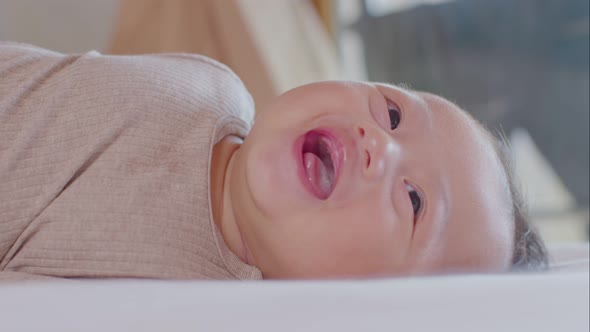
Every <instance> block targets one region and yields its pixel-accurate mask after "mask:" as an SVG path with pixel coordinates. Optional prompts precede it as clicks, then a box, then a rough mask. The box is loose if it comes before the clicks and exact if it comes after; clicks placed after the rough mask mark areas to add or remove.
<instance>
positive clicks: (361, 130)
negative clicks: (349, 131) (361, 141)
mask: <svg viewBox="0 0 590 332" xmlns="http://www.w3.org/2000/svg"><path fill="white" fill-rule="evenodd" d="M359 134H360V135H361V137H365V128H361V127H359Z"/></svg>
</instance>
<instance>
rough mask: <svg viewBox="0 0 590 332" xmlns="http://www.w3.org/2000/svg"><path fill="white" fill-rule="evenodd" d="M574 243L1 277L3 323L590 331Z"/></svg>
mask: <svg viewBox="0 0 590 332" xmlns="http://www.w3.org/2000/svg"><path fill="white" fill-rule="evenodd" d="M570 249H571V248H570ZM575 249H576V250H573V251H576V252H577V254H575V255H569V256H568V255H566V256H567V257H566V258H564V260H563V261H560V262H559V264H561V266H562V269H560V270H559V272H552V273H541V274H505V275H463V276H446V277H425V278H408V279H387V280H374V281H314V282H302V281H291V282H272V281H263V282H204V281H196V282H195V281H191V282H178V281H145V280H143V281H137V280H118V281H73V282H58V283H48V282H35V283H15V284H4V285H0V330H2V331H339V332H340V331H454V332H455V331H459V332H460V331H470V332H471V331H484V332H485V331H535V332H539V331H583V332H588V331H589V328H590V327H589V314H588V312H589V273H588V264H587V262H588V245H585V246H582V247H579V246H578V247H577V248H575ZM570 251H571V250H570ZM570 253H571V252H570ZM584 259H585V261H586V265H585V267H584V266H583V265H580V264H579V263H580V261H583V260H584ZM568 260H571V261H572V262H577V263H576V264H577V265H576V268H575V269H573V270H574V271H571V270H569V271H568V270H567V269H563V267H564V266H565V265H567V261H568ZM555 263H558V262H555Z"/></svg>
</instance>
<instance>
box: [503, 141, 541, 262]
mask: <svg viewBox="0 0 590 332" xmlns="http://www.w3.org/2000/svg"><path fill="white" fill-rule="evenodd" d="M499 136H500V139H496V138H493V142H494V148H495V150H496V153H497V154H498V157H499V159H500V162H501V163H502V166H503V168H504V172H505V173H506V178H507V179H508V187H509V190H510V196H511V201H512V210H513V215H512V218H513V219H514V248H513V252H512V270H514V271H526V270H546V269H548V266H549V259H548V255H547V249H546V248H545V244H544V243H543V240H542V239H541V236H540V235H539V233H538V231H537V230H536V229H535V227H534V226H533V225H532V224H531V222H530V220H529V216H528V211H527V207H526V204H525V201H524V198H523V195H522V191H521V188H520V185H519V183H518V181H517V178H516V175H515V173H514V168H513V165H512V160H511V158H510V157H509V156H510V154H509V145H508V143H507V140H506V138H505V135H503V134H500V135H499Z"/></svg>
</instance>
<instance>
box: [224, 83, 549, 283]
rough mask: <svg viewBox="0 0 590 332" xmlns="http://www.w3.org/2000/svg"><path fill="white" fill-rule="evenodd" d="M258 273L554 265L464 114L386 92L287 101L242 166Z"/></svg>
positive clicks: (488, 140)
mask: <svg viewBox="0 0 590 332" xmlns="http://www.w3.org/2000/svg"><path fill="white" fill-rule="evenodd" d="M233 159H234V161H233V163H234V166H233V167H232V171H231V174H230V183H231V185H230V187H229V188H230V189H229V190H230V196H231V201H232V206H233V213H234V216H235V218H236V222H237V224H238V228H239V229H240V233H241V236H242V239H243V243H244V247H245V248H246V250H247V254H246V256H247V260H248V262H249V263H251V264H253V265H256V266H257V267H258V268H260V270H261V271H262V273H263V275H264V277H265V278H341V277H345V278H346V277H353V278H354V277H382V276H394V275H414V274H431V273H440V272H442V273H445V272H469V271H478V272H480V271H504V270H508V269H510V268H511V267H513V266H523V265H543V264H544V262H545V260H546V255H545V251H544V248H543V244H542V242H541V240H540V239H539V238H538V236H537V235H536V233H535V232H534V231H533V230H531V229H530V227H529V225H528V223H527V222H526V220H525V219H524V218H523V215H522V212H521V211H520V203H519V195H518V194H517V191H516V190H515V186H514V185H513V179H512V175H511V174H510V172H509V167H507V165H506V161H505V160H504V158H503V154H502V153H501V151H500V149H499V148H498V147H497V146H496V140H495V139H494V138H493V136H492V135H490V134H489V133H488V132H487V131H486V130H485V129H484V128H483V127H482V126H481V125H479V124H478V123H477V121H475V120H474V119H473V118H471V117H470V116H469V115H468V114H467V113H466V112H464V111H462V110H461V109H459V108H458V107H457V106H456V105H454V104H452V103H451V102H449V101H447V100H445V99H443V98H441V97H438V96H435V95H432V94H428V93H421V92H414V91H409V90H407V89H403V88H400V87H396V86H392V85H386V84H369V83H356V82H320V83H314V84H310V85H305V86H302V87H299V88H296V89H293V90H291V91H289V92H287V93H285V94H283V95H281V96H280V97H279V98H278V99H277V100H276V102H275V103H274V104H273V105H271V106H270V107H269V108H268V109H266V110H262V112H259V114H258V115H257V117H256V120H255V124H254V127H253V128H252V131H251V132H250V134H249V136H248V137H247V138H246V139H245V141H244V144H243V145H242V146H241V147H240V148H239V149H238V150H237V152H236V154H235V158H233Z"/></svg>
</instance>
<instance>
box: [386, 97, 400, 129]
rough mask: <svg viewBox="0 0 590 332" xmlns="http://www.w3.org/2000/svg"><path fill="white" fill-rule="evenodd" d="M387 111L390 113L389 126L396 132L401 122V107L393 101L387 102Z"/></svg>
mask: <svg viewBox="0 0 590 332" xmlns="http://www.w3.org/2000/svg"><path fill="white" fill-rule="evenodd" d="M387 111H388V113H389V124H390V125H391V126H390V127H391V130H394V129H395V128H397V126H399V123H400V121H401V113H400V110H399V107H398V106H397V105H396V104H395V103H394V102H392V101H390V100H387Z"/></svg>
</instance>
